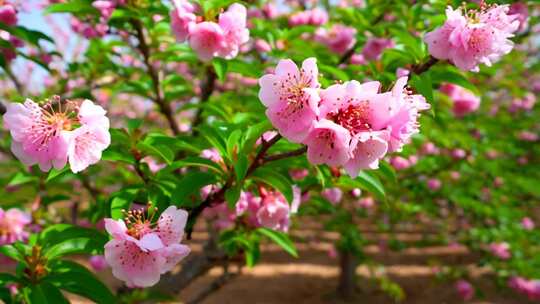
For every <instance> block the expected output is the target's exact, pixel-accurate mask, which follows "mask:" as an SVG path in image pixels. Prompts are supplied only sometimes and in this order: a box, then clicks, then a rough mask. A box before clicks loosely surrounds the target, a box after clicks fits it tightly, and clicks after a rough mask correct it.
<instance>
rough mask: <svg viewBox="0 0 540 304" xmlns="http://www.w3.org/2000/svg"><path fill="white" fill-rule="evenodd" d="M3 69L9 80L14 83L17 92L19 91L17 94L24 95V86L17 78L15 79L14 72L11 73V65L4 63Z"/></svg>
mask: <svg viewBox="0 0 540 304" xmlns="http://www.w3.org/2000/svg"><path fill="white" fill-rule="evenodd" d="M4 71H5V72H6V75H7V76H8V78H9V79H10V80H11V82H13V85H15V88H16V89H17V92H18V93H19V95H21V96H24V87H23V85H22V84H21V82H20V81H19V79H17V77H16V76H15V74H13V71H12V70H11V67H10V66H9V65H6V66H5V67H4Z"/></svg>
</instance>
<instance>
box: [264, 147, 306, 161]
mask: <svg viewBox="0 0 540 304" xmlns="http://www.w3.org/2000/svg"><path fill="white" fill-rule="evenodd" d="M306 151H307V146H303V147H301V148H298V149H296V150H293V151H289V152H284V153H280V154H275V155H270V156H267V157H265V158H263V160H264V163H268V162H271V161H275V160H280V159H284V158H289V157H295V156H300V155H302V154H304V153H306Z"/></svg>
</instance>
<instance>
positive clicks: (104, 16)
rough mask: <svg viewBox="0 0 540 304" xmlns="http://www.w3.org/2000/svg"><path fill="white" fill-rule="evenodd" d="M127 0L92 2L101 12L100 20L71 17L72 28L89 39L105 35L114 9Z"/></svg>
mask: <svg viewBox="0 0 540 304" xmlns="http://www.w3.org/2000/svg"><path fill="white" fill-rule="evenodd" d="M125 2H126V1H125V0H97V1H94V2H93V3H92V6H93V7H95V8H96V9H97V10H98V11H99V13H100V16H99V22H97V23H96V24H94V23H92V22H85V21H81V20H80V19H77V18H75V17H72V18H71V29H72V30H73V31H74V32H75V33H79V34H81V35H83V36H84V37H86V38H88V39H92V38H97V37H103V36H105V34H107V31H108V30H109V26H108V24H107V23H108V22H109V19H110V18H111V15H112V13H113V12H114V9H115V8H116V7H118V6H120V5H124V4H125Z"/></svg>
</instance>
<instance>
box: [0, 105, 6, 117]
mask: <svg viewBox="0 0 540 304" xmlns="http://www.w3.org/2000/svg"><path fill="white" fill-rule="evenodd" d="M6 111H7V109H6V106H5V105H4V104H3V103H1V102H0V115H4V114H6Z"/></svg>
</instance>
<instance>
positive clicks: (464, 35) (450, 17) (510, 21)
mask: <svg viewBox="0 0 540 304" xmlns="http://www.w3.org/2000/svg"><path fill="white" fill-rule="evenodd" d="M508 10H509V7H508V6H507V5H493V6H490V7H482V9H481V10H479V11H465V16H464V15H463V11H462V9H461V8H458V9H456V10H453V9H452V8H451V7H448V9H447V10H446V16H447V20H446V22H445V23H444V25H443V26H442V27H440V28H437V29H435V30H434V31H432V32H429V33H427V34H426V36H425V38H424V41H425V42H426V43H427V44H428V48H429V53H430V54H431V55H432V56H433V57H435V58H437V59H441V60H449V61H451V62H452V63H454V64H455V65H456V66H457V67H458V68H460V69H462V70H465V71H469V70H471V71H478V65H479V64H481V63H484V64H486V65H488V66H489V65H491V63H493V62H495V61H497V60H499V58H500V57H501V56H503V55H505V54H508V53H509V52H510V51H511V50H512V48H513V47H514V44H513V43H512V41H510V40H509V39H508V38H510V37H512V36H513V33H514V32H515V31H517V29H518V27H519V26H520V22H519V21H518V20H517V18H518V15H509V14H508Z"/></svg>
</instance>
